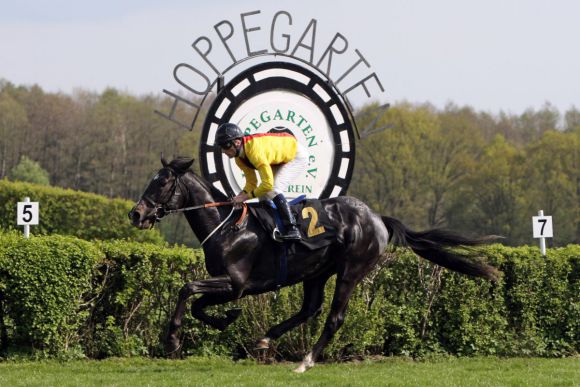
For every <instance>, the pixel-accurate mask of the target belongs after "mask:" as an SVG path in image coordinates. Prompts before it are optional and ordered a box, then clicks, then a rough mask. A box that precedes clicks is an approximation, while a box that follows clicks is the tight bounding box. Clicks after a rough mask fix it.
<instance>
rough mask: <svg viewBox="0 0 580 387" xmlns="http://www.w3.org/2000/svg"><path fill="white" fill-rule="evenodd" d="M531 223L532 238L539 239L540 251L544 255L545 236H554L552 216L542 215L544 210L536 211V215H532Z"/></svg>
mask: <svg viewBox="0 0 580 387" xmlns="http://www.w3.org/2000/svg"><path fill="white" fill-rule="evenodd" d="M532 225H533V227H534V238H539V239H540V251H541V252H542V255H544V256H545V255H546V238H553V237H554V230H553V228H552V217H551V216H544V211H543V210H540V211H538V216H532Z"/></svg>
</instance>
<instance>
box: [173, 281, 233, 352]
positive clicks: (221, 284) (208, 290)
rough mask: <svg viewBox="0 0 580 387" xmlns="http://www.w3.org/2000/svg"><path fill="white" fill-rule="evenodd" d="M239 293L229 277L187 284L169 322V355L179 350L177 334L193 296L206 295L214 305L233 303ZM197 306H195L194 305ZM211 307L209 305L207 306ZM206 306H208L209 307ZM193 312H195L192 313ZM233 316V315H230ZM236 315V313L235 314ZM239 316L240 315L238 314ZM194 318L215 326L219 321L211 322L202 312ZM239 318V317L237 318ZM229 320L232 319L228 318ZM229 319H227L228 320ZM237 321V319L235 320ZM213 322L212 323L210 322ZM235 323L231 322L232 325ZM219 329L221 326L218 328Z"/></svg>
mask: <svg viewBox="0 0 580 387" xmlns="http://www.w3.org/2000/svg"><path fill="white" fill-rule="evenodd" d="M237 293H238V292H234V291H233V287H232V284H231V280H230V278H229V277H228V276H220V277H214V278H209V279H205V280H200V281H193V282H189V283H187V284H185V285H184V286H183V287H182V288H181V290H180V291H179V296H178V298H177V305H176V306H175V312H174V313H173V317H172V318H171V321H170V322H169V330H168V333H167V341H166V344H165V350H166V352H167V354H168V355H172V354H175V353H176V352H177V350H178V349H179V346H180V342H179V337H178V335H177V332H178V331H179V328H180V327H181V324H182V320H183V315H184V314H185V309H186V303H187V300H188V299H189V298H190V297H191V296H193V295H194V294H204V295H207V296H208V297H210V298H211V300H212V301H213V302H215V303H214V304H213V305H217V304H221V303H225V302H228V301H231V300H233V299H235V298H236V296H237ZM203 298H204V297H202V298H200V299H199V300H198V301H200V300H201V299H203ZM194 305H195V304H194ZM207 305H209V303H208V304H207ZM207 305H206V306H207ZM192 312H193V311H192ZM230 314H231V313H230ZM233 314H235V313H233ZM202 315H204V316H206V317H207V318H208V319H204V318H202ZM238 315H239V313H238ZM194 317H196V318H199V319H200V320H202V321H204V322H207V323H208V324H210V325H212V326H215V325H213V324H212V323H215V324H217V325H219V323H217V322H216V321H217V319H215V320H211V318H210V316H207V315H206V314H205V313H203V310H202V311H201V314H197V315H196V314H195V313H194ZM236 317H237V316H236ZM228 318H230V317H229V316H228ZM226 319H227V318H226ZM234 319H235V318H234ZM210 320H211V322H210ZM231 322H233V320H232V321H230V323H231ZM217 328H218V329H219V326H218V327H217Z"/></svg>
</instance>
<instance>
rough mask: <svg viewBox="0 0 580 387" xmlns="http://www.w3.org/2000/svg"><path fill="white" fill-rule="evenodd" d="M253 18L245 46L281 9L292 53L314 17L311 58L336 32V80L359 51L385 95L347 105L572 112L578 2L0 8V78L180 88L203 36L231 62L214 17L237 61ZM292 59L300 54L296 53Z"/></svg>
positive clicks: (105, 2) (135, 90)
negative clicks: (224, 26)
mask: <svg viewBox="0 0 580 387" xmlns="http://www.w3.org/2000/svg"><path fill="white" fill-rule="evenodd" d="M251 11H260V13H259V14H255V15H252V16H250V17H247V19H246V22H247V28H250V27H258V28H260V29H259V30H256V31H252V32H249V33H248V36H249V38H248V40H249V42H250V44H251V45H252V46H253V47H255V48H252V49H253V50H257V49H260V48H267V47H268V46H269V44H270V28H271V25H272V20H273V17H274V15H275V14H276V12H278V11H287V12H288V13H289V14H290V15H291V17H292V25H291V26H290V25H288V21H287V20H286V21H285V20H284V18H280V23H279V24H277V28H279V29H278V30H277V31H276V32H277V34H275V35H274V37H275V39H276V42H277V43H276V44H277V45H278V46H280V45H281V44H282V42H283V41H282V40H281V38H280V35H281V34H282V33H288V34H289V35H290V39H291V40H290V42H291V43H290V47H291V49H292V47H293V45H295V44H297V43H298V42H299V40H300V37H301V35H302V33H303V32H304V31H305V29H306V27H307V26H308V23H309V22H310V21H311V20H312V19H316V21H317V24H316V41H315V43H316V44H315V50H314V52H315V59H314V61H315V62H316V61H317V59H318V58H320V56H321V55H322V53H323V51H324V48H325V47H326V46H327V45H328V44H329V43H330V41H331V40H332V38H333V37H334V36H335V34H336V33H337V32H339V33H340V34H341V35H342V36H344V37H345V38H346V40H347V41H348V49H347V50H345V53H344V54H342V55H341V56H336V57H335V58H334V59H333V69H334V71H335V73H336V74H339V73H341V71H344V70H345V69H348V68H349V66H350V65H351V64H352V63H353V61H354V59H356V57H355V49H356V50H358V52H360V53H361V54H362V55H363V56H364V57H365V59H366V60H367V62H368V63H369V65H370V68H369V69H364V68H361V67H360V66H359V67H357V70H356V71H354V72H353V73H352V74H351V75H352V76H353V77H356V76H360V77H363V76H364V75H365V74H368V73H370V72H374V73H376V75H377V77H378V79H380V82H381V84H382V86H383V88H384V92H380V90H379V89H378V88H377V87H376V85H374V86H375V87H374V94H373V95H372V96H371V98H370V99H368V98H367V97H366V96H365V95H357V96H355V97H353V102H354V104H355V106H356V105H361V104H364V103H366V102H370V101H378V102H381V103H397V102H401V101H408V102H411V103H424V102H429V103H431V104H433V105H435V106H437V107H440V108H442V107H444V106H445V105H446V104H447V103H450V102H452V103H455V104H457V105H459V106H463V105H469V106H472V107H474V108H475V109H477V110H481V111H487V112H490V113H498V112H500V111H504V112H508V113H514V114H520V113H522V112H524V111H525V110H526V109H529V108H532V109H540V108H542V107H543V106H544V105H545V104H546V103H547V102H549V103H551V104H552V105H553V106H555V107H556V108H558V109H559V110H560V112H562V113H563V112H565V111H566V110H567V109H570V108H571V107H576V108H580V49H579V47H580V1H576V0H525V1H524V0H520V1H518V0H486V1H481V0H479V1H468V0H463V1H461V0H438V1H430V0H381V1H378V0H350V1H343V0H333V1H313V0H293V1H291V2H275V1H272V0H270V1H262V0H244V1H239V0H238V1H233V0H212V1H207V0H206V1H199V0H163V1H157V0H156V1H154V0H99V1H82V0H18V1H14V0H0V78H4V79H6V80H8V81H10V82H12V83H14V84H17V85H27V86H29V85H33V84H38V85H39V86H41V87H42V88H43V89H44V90H46V91H50V92H63V93H73V92H74V90H75V89H79V88H80V89H86V90H90V91H95V92H101V91H103V90H104V89H105V88H107V87H114V88H117V89H119V90H122V91H125V92H128V93H131V94H135V95H143V94H149V93H161V92H162V90H163V89H168V90H170V91H179V90H180V86H179V85H178V84H177V82H176V81H175V80H174V78H173V69H174V68H175V66H176V65H178V64H179V63H187V64H190V65H191V66H194V67H196V68H199V69H200V71H202V72H204V73H205V74H212V72H211V69H209V67H207V65H205V62H203V61H202V60H201V59H200V57H199V55H198V54H197V53H196V52H195V51H194V50H193V49H192V47H191V45H192V43H193V42H194V41H195V40H196V39H198V38H199V37H201V36H206V37H208V39H209V40H210V41H211V42H212V52H211V56H210V58H211V60H212V61H214V62H215V65H216V67H218V68H219V69H220V70H221V69H223V68H225V67H227V66H228V65H229V64H231V61H230V62H228V60H229V56H228V54H227V52H226V51H225V49H224V47H223V46H222V45H221V42H220V40H219V38H218V36H217V34H216V32H215V30H214V26H215V25H216V24H218V23H219V22H221V21H222V20H228V21H230V22H231V23H232V25H233V27H234V35H233V37H232V39H231V41H230V42H231V44H232V50H233V51H234V55H235V56H236V57H237V58H238V59H239V58H242V57H243V56H244V55H243V53H244V52H245V51H244V50H246V48H245V45H244V39H243V32H242V29H243V28H242V23H241V16H240V15H241V14H242V13H248V12H251ZM284 21H285V23H284ZM297 53H298V54H299V55H302V56H303V57H307V56H308V52H307V51H306V50H305V49H304V48H300V49H299V50H298V51H297ZM204 66H205V67H204ZM359 70H360V71H359ZM232 71H233V70H232ZM357 71H358V74H357ZM364 71H367V72H366V73H365V72H364ZM336 74H335V78H336V77H337V75H336ZM347 83H348V81H347V80H346V79H345V80H344V84H343V87H346V86H348V84H347ZM351 83H352V80H351Z"/></svg>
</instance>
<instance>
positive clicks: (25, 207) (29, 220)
mask: <svg viewBox="0 0 580 387" xmlns="http://www.w3.org/2000/svg"><path fill="white" fill-rule="evenodd" d="M16 224H18V225H19V226H24V237H25V238H26V239H28V238H29V237H30V225H37V224H38V202H31V201H30V198H28V197H27V198H24V201H23V202H18V206H17V211H16Z"/></svg>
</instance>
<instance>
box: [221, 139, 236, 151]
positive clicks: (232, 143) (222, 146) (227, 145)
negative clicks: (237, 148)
mask: <svg viewBox="0 0 580 387" xmlns="http://www.w3.org/2000/svg"><path fill="white" fill-rule="evenodd" d="M232 146H234V142H233V141H228V142H226V143H223V144H220V148H222V149H224V150H226V149H230V148H231V147H232Z"/></svg>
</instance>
